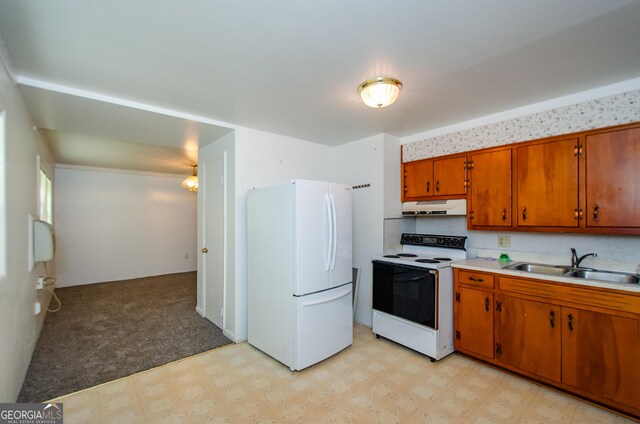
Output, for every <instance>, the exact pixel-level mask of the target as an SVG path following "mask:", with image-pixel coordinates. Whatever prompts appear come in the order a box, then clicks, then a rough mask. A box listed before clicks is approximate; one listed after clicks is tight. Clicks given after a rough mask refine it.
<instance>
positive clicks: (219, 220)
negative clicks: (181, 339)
mask: <svg viewBox="0 0 640 424" xmlns="http://www.w3.org/2000/svg"><path fill="white" fill-rule="evenodd" d="M198 168H200V170H199V174H200V178H201V179H202V181H201V189H200V191H201V192H202V193H203V194H202V195H203V205H204V210H203V216H204V220H203V221H204V222H203V224H204V238H203V240H204V246H203V247H204V249H205V250H206V251H207V252H206V253H204V252H203V253H201V254H202V255H203V257H202V259H203V265H204V266H203V272H204V280H203V286H204V316H205V317H206V318H208V319H209V320H210V321H211V322H213V323H214V324H215V325H216V326H218V327H219V328H221V329H222V328H223V319H222V313H223V298H224V208H225V197H224V159H223V158H219V159H217V160H214V161H211V162H205V163H201V164H200V165H199V167H198ZM202 183H204V184H202Z"/></svg>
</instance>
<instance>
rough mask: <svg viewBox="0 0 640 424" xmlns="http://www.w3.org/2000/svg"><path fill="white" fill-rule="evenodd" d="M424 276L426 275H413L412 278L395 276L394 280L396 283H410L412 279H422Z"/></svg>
mask: <svg viewBox="0 0 640 424" xmlns="http://www.w3.org/2000/svg"><path fill="white" fill-rule="evenodd" d="M425 277H426V275H418V276H417V277H413V278H396V279H395V280H394V282H396V283H412V282H414V281H418V280H422V279H424V278H425Z"/></svg>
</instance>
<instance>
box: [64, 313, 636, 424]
mask: <svg viewBox="0 0 640 424" xmlns="http://www.w3.org/2000/svg"><path fill="white" fill-rule="evenodd" d="M53 401H55V402H62V403H63V404H64V414H65V423H70V424H83V423H114V424H126V423H131V424H145V423H149V424H151V423H154V424H155V423H181V424H182V423H184V424H203V423H332V424H340V423H344V424H356V423H367V424H372V423H380V424H403V423H408V424H420V423H429V424H437V423H464V424H473V423H475V424H481V423H487V424H501V423H575V424H592V423H593V424H628V423H631V421H630V420H627V419H626V418H624V417H621V416H619V415H616V414H613V413H611V412H608V411H606V410H603V409H600V408H597V407H595V406H592V405H590V404H588V403H585V402H581V401H578V400H576V399H574V398H571V397H569V396H565V395H563V394H560V393H557V392H554V391H551V390H548V389H546V388H544V387H541V386H538V385H536V384H532V383H529V382H527V381H524V380H521V379H519V378H516V377H514V376H511V375H508V374H506V373H503V372H501V371H498V370H495V369H493V368H490V367H486V366H483V365H481V364H478V363H476V362H474V361H471V360H469V359H467V358H464V357H461V356H458V355H455V354H454V355H449V356H448V357H446V358H444V359H443V360H440V361H438V362H435V363H432V362H430V360H429V359H428V358H427V357H425V356H423V355H420V354H418V353H416V352H414V351H411V350H410V349H407V348H404V347H403V346H400V345H398V344H395V343H393V342H390V341H388V340H385V339H376V337H375V336H374V335H373V333H372V332H371V330H370V329H368V328H366V327H363V326H360V325H356V326H355V327H354V342H353V345H352V346H351V347H349V348H347V349H345V350H344V351H342V352H340V353H339V354H337V355H335V356H334V357H332V358H329V359H327V360H326V361H323V362H321V363H320V364H317V365H315V366H313V367H310V368H308V369H306V370H303V371H300V372H291V371H290V370H289V369H288V368H287V367H286V366H284V365H282V364H280V363H279V362H277V361H275V360H273V359H271V358H270V357H269V356H267V355H265V354H264V353H262V352H260V351H259V350H257V349H255V348H253V347H252V346H250V345H249V344H247V343H239V344H235V345H229V346H225V347H222V348H219V349H215V350H212V351H209V352H205V353H203V354H200V355H197V356H194V357H191V358H187V359H184V360H181V361H178V362H175V363H171V364H167V365H163V366H161V367H159V368H155V369H152V370H149V371H145V372H142V373H139V374H135V375H132V376H129V377H125V378H123V379H120V380H116V381H113V382H110V383H106V384H103V385H100V386H97V387H93V388H90V389H87V390H83V391H81V392H77V393H72V394H70V395H67V396H63V397H61V398H57V399H54V400H53Z"/></svg>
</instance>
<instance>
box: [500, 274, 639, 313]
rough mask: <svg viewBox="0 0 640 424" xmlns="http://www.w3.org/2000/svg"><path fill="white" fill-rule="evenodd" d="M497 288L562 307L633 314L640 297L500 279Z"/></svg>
mask: <svg viewBox="0 0 640 424" xmlns="http://www.w3.org/2000/svg"><path fill="white" fill-rule="evenodd" d="M499 286H500V290H502V291H505V292H510V293H518V294H523V295H527V296H535V297H540V298H545V299H550V300H552V301H556V302H562V303H564V304H571V305H576V306H582V307H591V308H597V309H608V310H612V311H621V312H629V313H633V314H638V312H639V311H640V296H638V295H636V294H632V293H629V294H627V293H621V292H616V291H613V290H607V289H597V288H589V287H580V286H573V285H571V286H569V285H561V284H558V283H546V282H542V281H536V280H525V279H516V278H508V277H500V279H499Z"/></svg>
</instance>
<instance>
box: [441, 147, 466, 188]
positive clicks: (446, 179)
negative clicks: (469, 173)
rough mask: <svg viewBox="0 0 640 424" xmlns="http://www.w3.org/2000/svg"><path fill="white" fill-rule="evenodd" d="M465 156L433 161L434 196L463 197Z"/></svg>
mask: <svg viewBox="0 0 640 424" xmlns="http://www.w3.org/2000/svg"><path fill="white" fill-rule="evenodd" d="M466 161H467V157H466V156H458V157H453V158H448V159H439V160H434V161H433V181H434V184H435V185H434V192H433V195H434V196H448V195H454V194H461V195H464V194H465V193H466V192H467V191H466V185H465V176H466Z"/></svg>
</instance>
